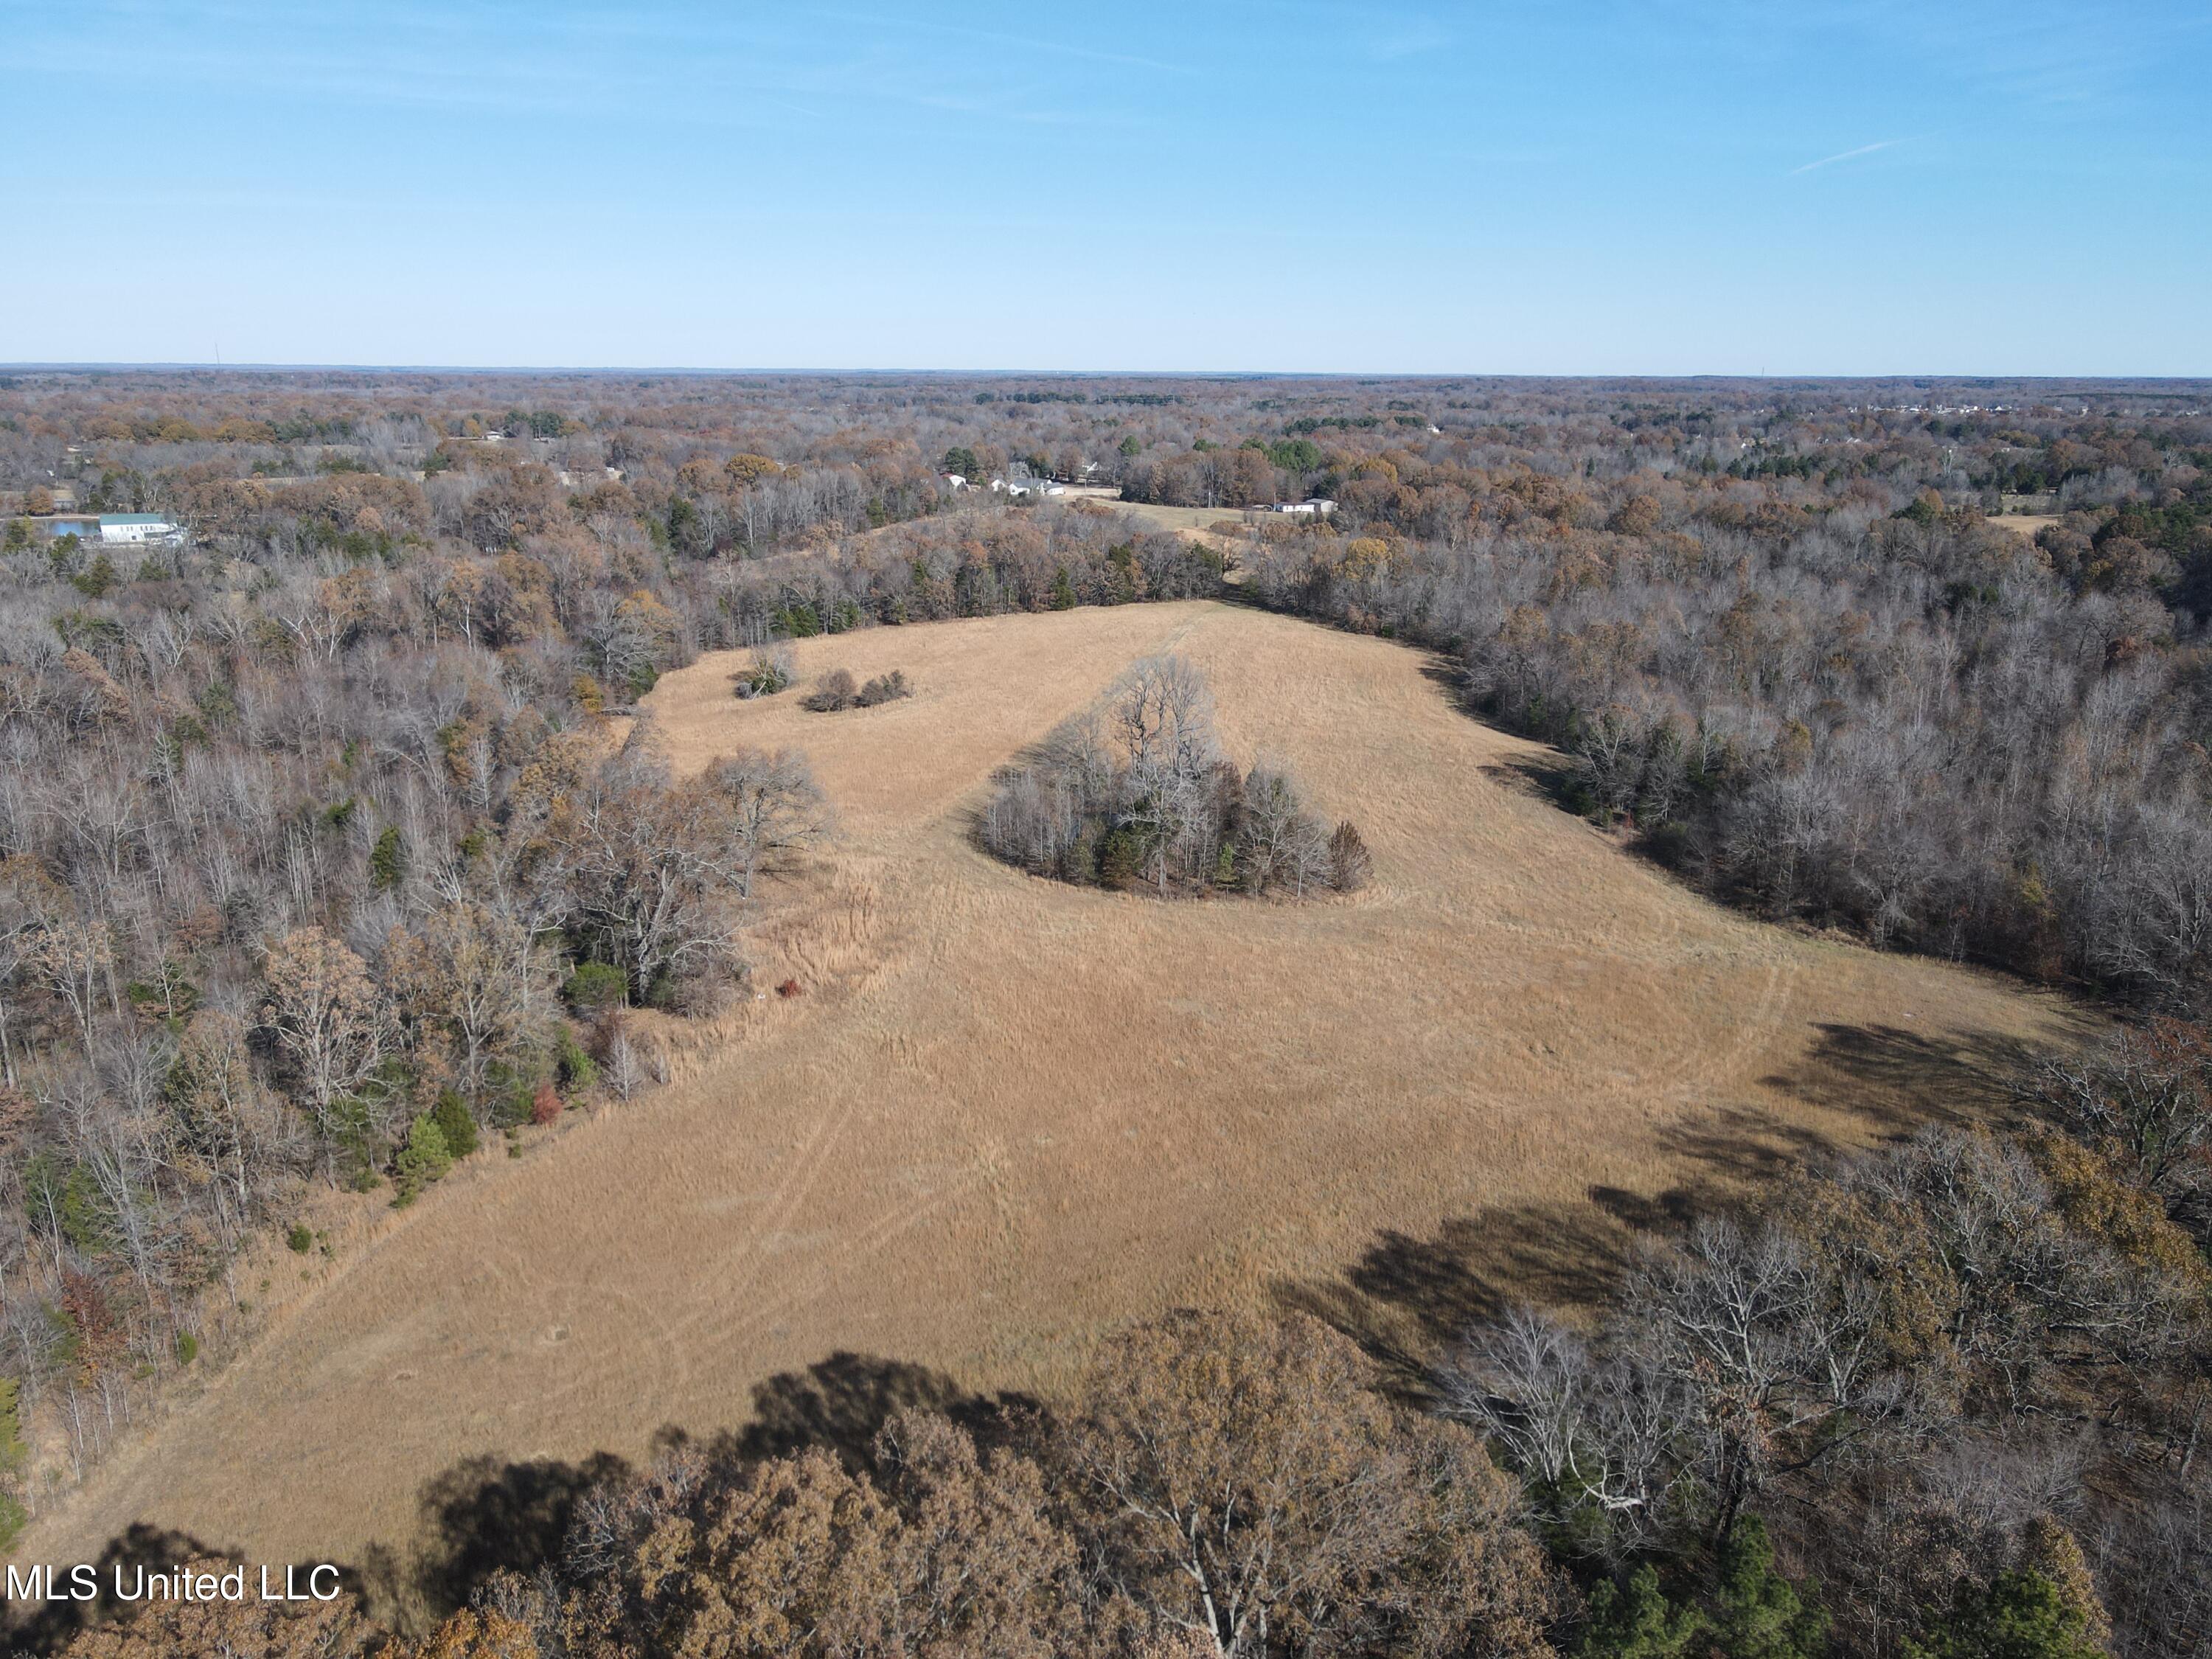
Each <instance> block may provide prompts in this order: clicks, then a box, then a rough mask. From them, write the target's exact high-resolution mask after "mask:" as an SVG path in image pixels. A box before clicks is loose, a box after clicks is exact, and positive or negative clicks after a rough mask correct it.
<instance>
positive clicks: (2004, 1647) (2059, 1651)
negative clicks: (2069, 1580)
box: [1905, 1567, 2106, 1659]
mask: <svg viewBox="0 0 2212 1659" xmlns="http://www.w3.org/2000/svg"><path fill="white" fill-rule="evenodd" d="M2090 1626H2091V1617H2090V1613H2089V1612H2088V1610H2087V1608H2085V1607H2083V1606H2082V1605H2081V1601H2080V1599H2079V1598H2078V1597H2076V1596H2072V1595H2068V1594H2067V1593H2066V1590H2065V1589H2064V1587H2063V1586H2062V1585H2060V1584H2059V1583H2057V1582H2056V1581H2055V1580H2053V1579H2051V1578H2049V1577H2045V1575H2044V1574H2042V1573H2040V1572H2038V1571H2035V1569H2034V1568H2033V1567H2027V1568H2023V1569H2021V1571H2018V1572H2005V1573H1999V1574H1998V1575H1997V1577H1996V1581H1995V1582H1994V1583H1991V1584H1990V1587H1989V1589H1986V1590H1984V1591H1983V1592H1982V1593H1981V1594H1979V1595H1969V1596H1966V1597H1965V1598H1963V1599H1961V1601H1960V1602H1959V1604H1958V1605H1957V1606H1956V1607H1954V1608H1953V1609H1952V1610H1951V1612H1950V1613H1949V1615H1948V1617H1945V1618H1942V1619H1939V1620H1936V1621H1935V1622H1933V1623H1931V1624H1930V1625H1929V1626H1928V1627H1927V1628H1926V1629H1924V1630H1923V1631H1922V1632H1921V1633H1920V1638H1921V1639H1920V1640H1919V1641H1917V1642H1907V1643H1906V1644H1905V1652H1906V1653H1907V1654H1908V1655H1909V1656H1911V1659H2104V1655H2105V1653H2106V1649H2105V1647H2104V1646H2103V1644H2100V1642H2098V1641H2097V1639H2096V1638H2095V1636H2094V1634H2093V1632H2092V1630H2091V1628H2090Z"/></svg>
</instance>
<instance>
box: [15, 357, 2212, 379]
mask: <svg viewBox="0 0 2212 1659" xmlns="http://www.w3.org/2000/svg"><path fill="white" fill-rule="evenodd" d="M153 373H168V374H179V373H182V374H201V373H204V374H447V375H457V376H489V375H498V374H514V375H633V374H636V375H671V376H683V377H690V378H694V379H700V380H709V379H717V378H724V377H733V376H738V375H749V374H750V375H769V376H780V377H784V378H789V379H805V380H829V379H838V378H847V377H852V376H858V375H897V376H904V377H909V378H916V379H921V378H931V379H946V380H954V379H964V380H991V379H1030V380H1678V381H1692V380H1705V381H1710V380H1738V381H1754V382H1761V383H1781V382H1786V381H1792V380H1818V381H1838V380H1846V381H1848V380H1869V381H1875V380H1966V381H1972V380H1987V381H2015V382H2019V381H2051V382H2056V383H2064V382H2071V381H2088V382H2094V383H2100V384H2118V383H2122V382H2141V381H2151V382H2157V383H2160V384H2167V383H2171V384H2176V385H2212V373H2206V374H2180V373H2168V374H2129V373H2125V372H2120V373H2072V374H2068V373H2053V372H2051V371H2021V372H2011V371H2005V370H1990V369H1926V368H1923V369H1887V370H1881V371H1873V372H1869V371H1863V370H1862V371H1855V372H1844V373H1826V372H1822V371H1819V370H1808V371H1802V372H1790V373H1783V374H1774V373H1771V372H1767V371H1763V370H1762V371H1759V372H1758V373H1753V372H1750V371H1728V370H1718V369H1687V370H1674V371H1668V372H1655V371H1648V370H1589V369H1583V370H1568V371H1549V370H1534V369H1513V370H1493V369H1402V370H1401V369H1380V368H1337V369H1297V368H1239V369H1212V368H890V367H878V368H803V367H782V368H772V367H766V366H759V367H739V368H704V367H700V366H696V365H692V366H682V365H674V364H662V365H654V364H642V363H641V364H626V363H606V364H584V363H537V364H532V363H349V362H240V363H229V362H191V361H185V360H179V361H174V362H161V361H145V362H131V361H124V360H113V361H110V360H103V359H90V358H88V359H81V360H74V361H71V360H54V361H47V362H0V374H153Z"/></svg>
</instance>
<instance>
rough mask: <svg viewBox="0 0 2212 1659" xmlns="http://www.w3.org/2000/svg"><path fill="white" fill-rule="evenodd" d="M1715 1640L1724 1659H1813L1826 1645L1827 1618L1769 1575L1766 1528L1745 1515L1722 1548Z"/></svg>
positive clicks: (1770, 1556) (1771, 1557) (1769, 1549)
mask: <svg viewBox="0 0 2212 1659" xmlns="http://www.w3.org/2000/svg"><path fill="white" fill-rule="evenodd" d="M1715 1601H1716V1602H1717V1606H1718V1607H1719V1616H1718V1618H1717V1620H1715V1621H1714V1631H1715V1634H1716V1635H1717V1637H1718V1638H1719V1641H1720V1647H1721V1650H1722V1651H1723V1652H1724V1653H1726V1654H1727V1655H1728V1656H1729V1659H1816V1656H1817V1655H1819V1654H1820V1651H1821V1650H1823V1649H1824V1648H1826V1645H1827V1641H1828V1615H1827V1613H1826V1612H1824V1611H1823V1610H1822V1609H1821V1608H1820V1607H1818V1606H1817V1605H1814V1606H1808V1605H1807V1604H1806V1602H1805V1601H1804V1598H1803V1597H1802V1596H1801V1595H1798V1593H1797V1592H1796V1589H1792V1588H1791V1586H1790V1581H1789V1580H1788V1579H1786V1578H1784V1577H1783V1576H1782V1575H1781V1574H1780V1573H1778V1572H1777V1571H1775V1570H1774V1547H1773V1546H1772V1545H1771V1543H1769V1542H1768V1541H1767V1537H1766V1523H1765V1522H1763V1521H1761V1520H1760V1519H1759V1517H1758V1516H1755V1515H1747V1516H1744V1517H1743V1518H1742V1519H1741V1520H1740V1521H1738V1522H1736V1523H1735V1526H1733V1527H1732V1528H1729V1535H1728V1539H1727V1541H1726V1542H1724V1543H1723V1544H1722V1546H1721V1559H1720V1582H1719V1584H1718V1587H1717V1595H1716V1597H1715Z"/></svg>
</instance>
